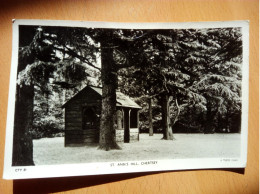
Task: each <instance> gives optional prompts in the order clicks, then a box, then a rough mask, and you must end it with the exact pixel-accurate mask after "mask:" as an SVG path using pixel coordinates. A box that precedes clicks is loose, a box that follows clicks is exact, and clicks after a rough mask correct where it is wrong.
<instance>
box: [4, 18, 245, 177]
mask: <svg viewBox="0 0 260 194" xmlns="http://www.w3.org/2000/svg"><path fill="white" fill-rule="evenodd" d="M248 69H249V22H248V21H225V22H194V23H192V22H190V23H107V22H82V21H51V20H14V21H13V47H12V66H11V75H10V89H9V101H8V117H7V126H6V148H5V164H4V175H3V177H4V178H5V179H24V178H42V177H62V176H79V175H94V174H95V175H96V174H111V173H127V172H145V171H165V170H184V169H209V168H245V167H246V161H247V133H248V132H247V126H248V79H249V73H248Z"/></svg>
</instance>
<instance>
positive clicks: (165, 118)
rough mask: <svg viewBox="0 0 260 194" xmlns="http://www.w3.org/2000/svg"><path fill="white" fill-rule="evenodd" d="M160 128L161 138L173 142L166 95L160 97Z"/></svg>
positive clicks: (168, 98)
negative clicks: (161, 129) (161, 130)
mask: <svg viewBox="0 0 260 194" xmlns="http://www.w3.org/2000/svg"><path fill="white" fill-rule="evenodd" d="M161 102H162V128H163V138H162V139H165V140H173V134H172V126H171V119H170V106H169V105H170V97H169V95H168V94H164V95H162V99H161Z"/></svg>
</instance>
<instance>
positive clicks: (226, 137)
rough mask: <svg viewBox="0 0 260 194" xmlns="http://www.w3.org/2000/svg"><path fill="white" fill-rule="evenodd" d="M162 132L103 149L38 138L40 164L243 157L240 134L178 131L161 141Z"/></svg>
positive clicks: (37, 146)
mask: <svg viewBox="0 0 260 194" xmlns="http://www.w3.org/2000/svg"><path fill="white" fill-rule="evenodd" d="M161 137H162V135H161V134H155V135H154V136H152V137H149V135H148V134H140V141H139V142H134V143H120V144H119V145H120V146H121V148H122V150H111V151H103V150H98V149H97V147H98V145H96V146H84V147H66V148H65V147H64V138H62V137H56V138H43V139H38V140H34V141H33V144H34V147H33V148H34V162H35V164H36V165H47V164H72V163H86V162H108V161H111V162H112V161H131V160H148V159H149V160H151V159H182V158H216V157H221V158H231V157H239V153H240V134H175V135H174V137H175V140H173V141H170V140H169V141H166V140H161Z"/></svg>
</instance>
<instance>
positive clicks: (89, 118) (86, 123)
mask: <svg viewBox="0 0 260 194" xmlns="http://www.w3.org/2000/svg"><path fill="white" fill-rule="evenodd" d="M83 130H97V117H96V113H95V111H94V110H93V108H92V107H87V108H84V109H83Z"/></svg>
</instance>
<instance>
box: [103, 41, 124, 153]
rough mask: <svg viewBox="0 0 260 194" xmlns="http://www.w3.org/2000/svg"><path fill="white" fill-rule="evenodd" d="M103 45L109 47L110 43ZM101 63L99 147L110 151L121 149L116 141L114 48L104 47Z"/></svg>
mask: <svg viewBox="0 0 260 194" xmlns="http://www.w3.org/2000/svg"><path fill="white" fill-rule="evenodd" d="M101 45H102V44H101ZM102 46H106V47H108V46H109V45H108V46H107V45H102ZM101 65H102V68H101V80H102V87H103V89H102V109H101V120H100V136H99V149H103V150H106V151H108V150H110V149H120V147H119V146H118V145H117V143H116V131H115V126H114V123H115V117H116V88H117V74H116V72H117V69H116V67H115V64H114V61H113V50H112V49H102V51H101Z"/></svg>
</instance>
